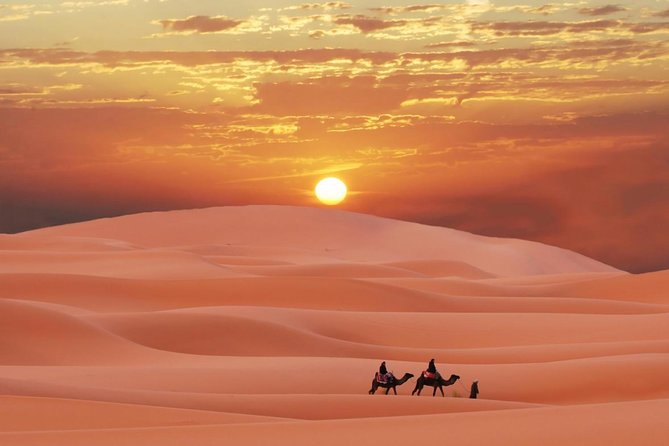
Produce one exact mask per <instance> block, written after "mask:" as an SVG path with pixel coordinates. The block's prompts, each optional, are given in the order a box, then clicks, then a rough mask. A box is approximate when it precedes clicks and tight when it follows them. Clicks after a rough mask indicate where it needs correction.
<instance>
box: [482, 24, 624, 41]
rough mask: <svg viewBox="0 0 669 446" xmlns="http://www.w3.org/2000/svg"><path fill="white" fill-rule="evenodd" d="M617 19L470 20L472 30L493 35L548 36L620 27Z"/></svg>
mask: <svg viewBox="0 0 669 446" xmlns="http://www.w3.org/2000/svg"><path fill="white" fill-rule="evenodd" d="M620 25H621V22H619V21H617V20H593V21H585V22H548V21H522V22H472V23H471V28H472V31H475V32H479V31H490V32H492V33H493V34H494V35H495V36H498V37H502V36H549V35H554V34H559V33H562V32H567V33H590V32H593V31H606V30H610V29H615V28H618V27H620Z"/></svg>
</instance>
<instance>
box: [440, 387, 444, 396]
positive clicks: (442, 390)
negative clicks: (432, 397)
mask: <svg viewBox="0 0 669 446" xmlns="http://www.w3.org/2000/svg"><path fill="white" fill-rule="evenodd" d="M439 391H440V392H441V396H445V395H444V388H443V387H441V386H439Z"/></svg>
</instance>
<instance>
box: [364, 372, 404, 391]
mask: <svg viewBox="0 0 669 446" xmlns="http://www.w3.org/2000/svg"><path fill="white" fill-rule="evenodd" d="M378 376H379V374H378V373H376V374H375V375H374V379H373V380H372V388H371V389H369V394H370V395H374V392H376V389H378V388H379V387H382V388H384V389H386V395H388V392H390V389H393V392H395V395H397V389H396V387H397V386H401V385H402V384H404V383H405V382H407V381H409V380H410V379H411V378H413V374H411V373H405V374H404V376H403V377H401V378H400V379H397V378H395V377H393V379H392V380H390V382H386V383H381V382H379V381H378V380H377V377H378Z"/></svg>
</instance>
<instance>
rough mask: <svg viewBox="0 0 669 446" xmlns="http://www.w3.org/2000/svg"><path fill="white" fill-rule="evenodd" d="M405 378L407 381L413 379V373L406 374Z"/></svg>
mask: <svg viewBox="0 0 669 446" xmlns="http://www.w3.org/2000/svg"><path fill="white" fill-rule="evenodd" d="M404 377H405V378H406V379H411V378H413V373H405V374H404Z"/></svg>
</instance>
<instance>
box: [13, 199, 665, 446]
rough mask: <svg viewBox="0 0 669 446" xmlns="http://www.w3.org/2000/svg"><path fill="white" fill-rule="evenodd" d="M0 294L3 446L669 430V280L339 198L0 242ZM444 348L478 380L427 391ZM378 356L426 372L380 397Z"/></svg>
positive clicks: (556, 441) (368, 440)
mask: <svg viewBox="0 0 669 446" xmlns="http://www.w3.org/2000/svg"><path fill="white" fill-rule="evenodd" d="M0 299H1V300H0V306H1V311H0V319H1V320H0V336H1V338H0V342H1V343H0V361H1V365H0V389H2V390H1V392H0V393H1V394H2V396H1V397H0V411H2V415H3V416H2V417H0V418H1V420H2V421H1V422H0V431H1V433H0V442H1V443H2V444H7V445H44V444H49V445H56V444H62V445H88V444H96V445H112V444H124V445H144V444H163V445H170V444H174V445H178V444H185V443H191V444H202V445H207V444H212V445H214V444H245V445H246V444H248V445H253V444H293V445H301V444H303V445H309V444H327V445H330V444H332V445H340V444H344V443H346V442H349V443H351V444H392V445H403V444H406V443H407V442H411V441H415V439H426V438H432V439H437V440H438V439H443V441H448V442H455V443H457V444H472V445H474V444H484V443H489V444H501V445H504V444H509V445H534V444H537V443H539V442H541V443H544V444H548V445H564V444H587V445H615V444H620V445H629V444H644V445H664V444H665V443H666V440H667V438H669V428H667V426H666V423H665V422H664V416H663V414H666V412H667V409H669V381H667V379H666V376H667V374H668V372H669V314H668V312H669V275H668V274H667V273H666V272H664V271H660V272H655V273H648V274H637V275H634V274H629V273H626V272H624V271H621V270H618V269H615V268H613V267H610V266H607V265H605V264H603V263H601V262H598V261H595V260H592V259H589V258H587V257H584V256H582V255H579V254H576V253H574V252H571V251H567V250H564V249H560V248H555V247H552V246H548V245H543V244H540V243H535V242H526V241H523V240H517V239H500V238H490V237H483V236H477V235H474V234H470V233H465V232H461V231H455V230H451V229H447V228H438V227H430V226H425V225H420V224H416V223H408V222H403V221H398V220H392V219H385V218H380V217H374V216H370V215H364V214H357V213H351V212H344V211H339V210H332V209H321V208H307V207H292V206H240V207H234V206H231V207H218V208H208V209H197V210H185V211H170V212H155V213H143V214H135V215H128V216H125V217H117V218H111V219H100V220H95V221H88V222H83V223H77V224H70V225H64V226H56V227H50V228H44V229H39V230H34V231H28V232H24V233H20V234H15V235H3V236H1V237H0ZM430 358H435V359H436V363H437V367H438V368H439V371H440V372H441V373H442V374H443V375H444V376H450V375H451V374H456V375H458V376H459V377H460V379H459V380H457V381H456V382H455V383H454V384H452V385H450V386H447V387H444V392H445V397H441V396H440V394H439V393H437V396H436V397H433V396H432V388H430V387H426V388H425V389H424V390H423V392H422V394H421V396H415V395H414V396H412V395H411V392H412V390H413V389H414V386H415V384H416V379H417V377H418V376H420V373H421V372H422V371H423V370H424V369H425V367H426V364H427V361H428V360H429V359H430ZM381 361H386V362H387V364H388V367H389V370H390V371H392V372H393V373H394V374H395V375H396V376H398V377H401V376H402V375H403V374H404V373H411V374H412V375H414V377H413V378H411V379H409V380H408V381H407V382H406V383H404V384H403V385H401V386H398V387H397V393H398V395H393V392H392V391H391V392H390V394H388V395H385V391H384V390H383V389H379V390H378V391H377V392H376V394H374V395H370V394H368V390H369V387H370V382H371V381H372V379H373V378H374V374H375V372H376V371H377V370H378V367H379V364H380V362H381ZM474 381H478V382H479V386H480V395H479V396H478V399H470V398H468V397H469V390H470V386H471V384H472V383H473V382H474ZM439 441H441V440H439Z"/></svg>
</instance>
